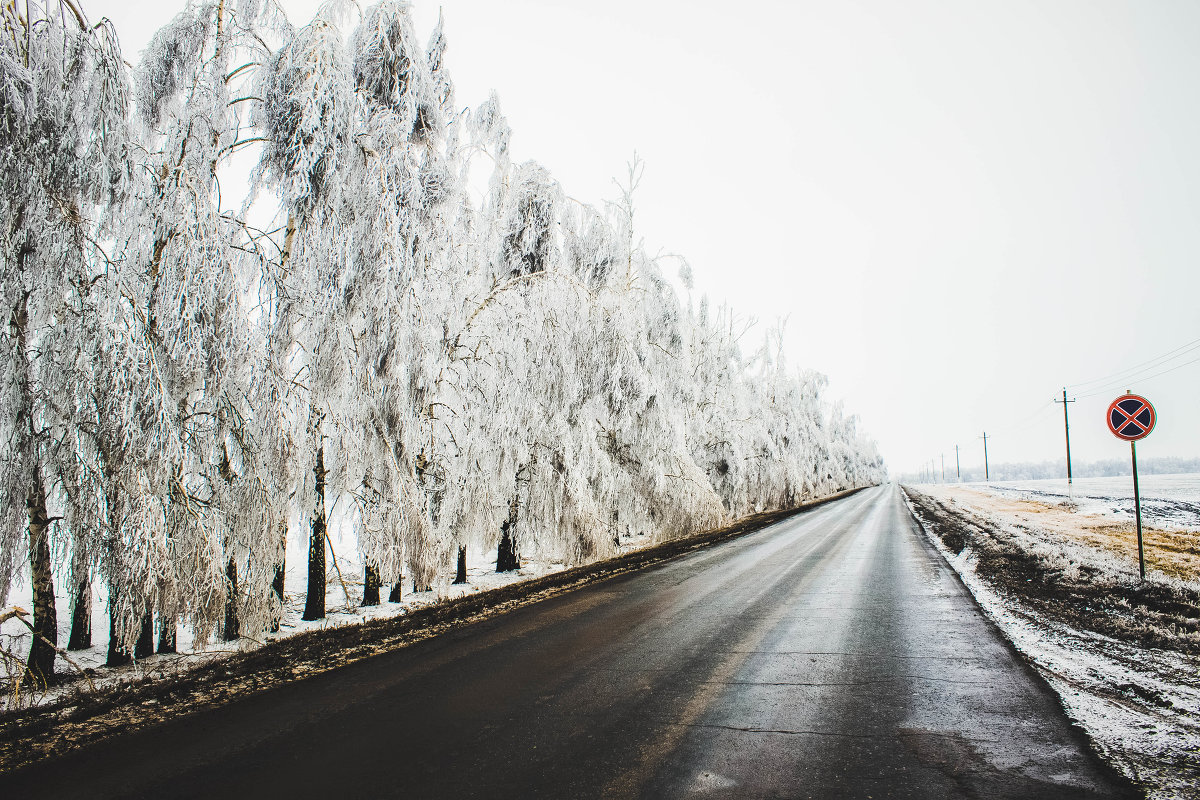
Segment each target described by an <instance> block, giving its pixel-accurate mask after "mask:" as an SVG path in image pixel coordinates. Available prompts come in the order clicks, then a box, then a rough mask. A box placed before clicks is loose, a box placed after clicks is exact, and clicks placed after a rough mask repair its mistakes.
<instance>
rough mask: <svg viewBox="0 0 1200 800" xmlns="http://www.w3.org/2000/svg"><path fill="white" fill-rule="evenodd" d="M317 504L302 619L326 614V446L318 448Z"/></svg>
mask: <svg viewBox="0 0 1200 800" xmlns="http://www.w3.org/2000/svg"><path fill="white" fill-rule="evenodd" d="M313 475H315V476H316V479H317V482H316V483H317V486H316V488H317V505H316V510H315V511H314V513H313V518H312V532H311V534H310V535H309V537H308V594H307V596H306V597H305V599H304V616H303V617H301V619H305V620H313V619H322V618H323V617H324V616H325V448H324V446H321V447H318V448H317V465H316V466H315V467H313Z"/></svg>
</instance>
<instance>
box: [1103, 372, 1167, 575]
mask: <svg viewBox="0 0 1200 800" xmlns="http://www.w3.org/2000/svg"><path fill="white" fill-rule="evenodd" d="M1157 421H1158V415H1157V414H1156V413H1155V412H1154V406H1152V405H1150V401H1149V400H1147V399H1146V398H1144V397H1142V396H1140V395H1136V394H1132V393H1126V394H1123V395H1121V396H1120V397H1118V398H1117V399H1116V400H1113V401H1112V405H1110V406H1109V407H1108V419H1107V422H1108V429H1109V430H1110V431H1112V433H1113V436H1116V437H1117V438H1118V439H1122V440H1124V441H1126V442H1129V452H1130V455H1131V456H1132V457H1133V506H1134V510H1135V513H1136V514H1137V540H1138V568H1139V570H1140V572H1141V577H1142V581H1143V582H1145V580H1146V557H1145V555H1144V552H1143V550H1142V495H1141V492H1140V491H1139V490H1138V474H1137V441H1138V439H1145V438H1146V437H1147V436H1149V435H1150V431H1152V430H1154V423H1155V422H1157Z"/></svg>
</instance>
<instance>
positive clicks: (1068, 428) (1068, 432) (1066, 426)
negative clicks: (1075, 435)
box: [1054, 388, 1075, 497]
mask: <svg viewBox="0 0 1200 800" xmlns="http://www.w3.org/2000/svg"><path fill="white" fill-rule="evenodd" d="M1054 402H1056V403H1062V407H1063V432H1064V433H1066V435H1067V497H1071V496H1072V495H1071V484H1072V482H1073V480H1072V477H1071V425H1070V423H1069V422H1068V421H1067V403H1074V402H1075V401H1074V400H1068V399H1067V390H1066V388H1064V389H1063V399H1062V400H1055V401H1054Z"/></svg>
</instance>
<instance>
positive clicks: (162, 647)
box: [158, 616, 177, 655]
mask: <svg viewBox="0 0 1200 800" xmlns="http://www.w3.org/2000/svg"><path fill="white" fill-rule="evenodd" d="M175 631H176V624H175V618H174V617H171V618H170V619H168V618H167V617H164V616H160V617H159V618H158V652H159V654H160V655H161V654H165V653H174V652H177V651H176V649H175Z"/></svg>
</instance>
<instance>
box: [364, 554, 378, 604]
mask: <svg viewBox="0 0 1200 800" xmlns="http://www.w3.org/2000/svg"><path fill="white" fill-rule="evenodd" d="M363 572H364V574H363V600H362V604H363V605H364V606H377V605H379V570H377V569H375V568H374V567H372V566H371V565H370V564H367V565H366V567H365V568H364V570H363Z"/></svg>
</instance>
